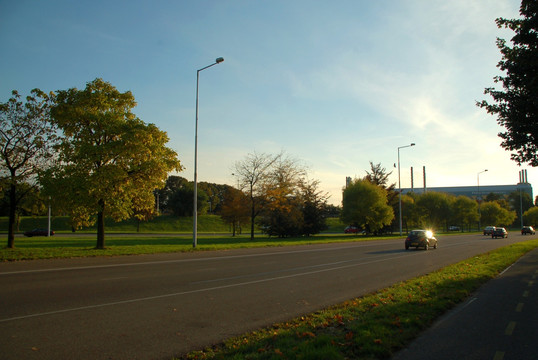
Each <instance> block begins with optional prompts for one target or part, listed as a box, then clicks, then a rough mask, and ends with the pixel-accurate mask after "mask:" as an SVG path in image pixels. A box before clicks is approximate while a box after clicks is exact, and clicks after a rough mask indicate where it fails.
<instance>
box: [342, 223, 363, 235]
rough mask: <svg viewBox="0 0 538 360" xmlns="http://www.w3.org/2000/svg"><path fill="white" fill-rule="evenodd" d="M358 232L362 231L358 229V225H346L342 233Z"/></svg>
mask: <svg viewBox="0 0 538 360" xmlns="http://www.w3.org/2000/svg"><path fill="white" fill-rule="evenodd" d="M360 232H362V231H361V230H359V228H358V227H356V226H351V225H350V226H348V227H346V228H345V229H344V233H345V234H358V233H360Z"/></svg>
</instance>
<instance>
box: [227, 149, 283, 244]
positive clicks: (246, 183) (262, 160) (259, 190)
mask: <svg viewBox="0 0 538 360" xmlns="http://www.w3.org/2000/svg"><path fill="white" fill-rule="evenodd" d="M279 156H280V155H277V156H274V155H268V154H258V153H256V152H254V153H252V154H248V155H247V157H246V158H245V159H244V160H243V161H239V162H236V163H235V166H234V168H235V172H234V175H235V177H236V179H237V182H238V184H239V188H240V189H241V190H242V191H244V192H245V193H246V194H247V195H248V198H249V203H250V239H251V240H254V226H255V221H256V217H257V216H258V215H259V214H260V212H261V210H262V207H261V203H262V202H263V200H264V196H263V195H264V193H263V192H264V189H265V187H264V186H265V184H266V181H267V179H268V176H269V171H270V168H271V166H272V165H273V163H274V162H275V161H276V160H277V158H278V157H279Z"/></svg>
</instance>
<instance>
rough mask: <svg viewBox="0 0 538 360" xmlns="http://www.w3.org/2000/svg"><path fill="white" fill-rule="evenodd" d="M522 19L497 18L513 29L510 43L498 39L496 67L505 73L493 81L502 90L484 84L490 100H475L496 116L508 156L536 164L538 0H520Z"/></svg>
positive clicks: (520, 161) (500, 135)
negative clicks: (491, 99)
mask: <svg viewBox="0 0 538 360" xmlns="http://www.w3.org/2000/svg"><path fill="white" fill-rule="evenodd" d="M520 14H521V16H522V18H521V19H512V20H508V19H503V18H498V19H497V20H496V23H497V26H498V27H499V28H503V27H504V28H509V29H510V30H512V31H514V32H515V35H514V37H512V40H511V43H512V46H509V45H508V44H507V42H506V41H505V40H503V39H500V38H498V39H497V47H498V48H499V49H500V51H501V54H502V60H501V61H500V62H499V63H498V64H497V67H498V68H499V69H500V70H502V71H504V72H505V76H496V77H495V78H494V81H495V83H502V85H503V90H496V89H495V88H486V89H485V91H484V94H486V95H488V94H489V95H490V96H491V97H492V98H493V103H491V104H490V103H488V102H487V101H485V100H483V101H482V102H479V103H477V105H478V106H479V107H481V108H485V109H486V110H487V112H488V113H489V114H492V115H496V116H497V122H498V123H499V125H501V126H503V127H505V128H506V131H504V132H501V133H499V137H500V138H501V139H503V141H502V142H501V146H502V147H503V148H504V149H506V150H509V151H515V153H512V155H511V159H512V160H514V161H516V162H517V163H518V164H519V165H521V164H523V163H528V164H529V165H531V166H538V155H537V154H538V101H536V99H538V2H537V1H536V0H522V2H521V7H520Z"/></svg>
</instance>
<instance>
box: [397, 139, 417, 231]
mask: <svg viewBox="0 0 538 360" xmlns="http://www.w3.org/2000/svg"><path fill="white" fill-rule="evenodd" d="M410 146H415V143H411V144H409V145H405V146H400V147H398V195H399V199H398V209H399V213H400V236H402V186H401V184H400V149H403V148H406V147H410Z"/></svg>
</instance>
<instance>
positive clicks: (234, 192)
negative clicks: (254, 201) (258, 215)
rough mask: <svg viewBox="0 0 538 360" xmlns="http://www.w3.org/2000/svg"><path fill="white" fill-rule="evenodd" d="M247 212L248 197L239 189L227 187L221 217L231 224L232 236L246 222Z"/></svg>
mask: <svg viewBox="0 0 538 360" xmlns="http://www.w3.org/2000/svg"><path fill="white" fill-rule="evenodd" d="M249 214H250V212H249V201H248V197H247V196H246V195H245V194H244V193H243V192H242V191H241V190H238V189H235V188H233V187H229V188H228V189H227V190H226V192H225V193H224V199H223V202H222V208H221V217H222V219H223V220H224V221H225V222H226V223H228V224H230V225H231V226H232V235H233V236H235V234H236V232H237V231H238V230H239V231H241V225H242V224H246V223H248V219H249Z"/></svg>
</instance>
